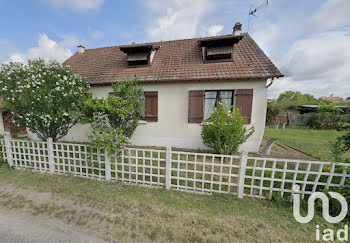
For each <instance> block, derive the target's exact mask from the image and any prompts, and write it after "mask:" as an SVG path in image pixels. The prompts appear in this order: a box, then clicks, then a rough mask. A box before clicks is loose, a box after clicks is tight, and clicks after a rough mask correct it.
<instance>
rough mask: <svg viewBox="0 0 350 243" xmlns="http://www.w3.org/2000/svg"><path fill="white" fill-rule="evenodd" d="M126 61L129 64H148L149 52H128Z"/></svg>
mask: <svg viewBox="0 0 350 243" xmlns="http://www.w3.org/2000/svg"><path fill="white" fill-rule="evenodd" d="M127 61H128V64H129V66H145V65H148V64H149V53H133V54H128V57H127Z"/></svg>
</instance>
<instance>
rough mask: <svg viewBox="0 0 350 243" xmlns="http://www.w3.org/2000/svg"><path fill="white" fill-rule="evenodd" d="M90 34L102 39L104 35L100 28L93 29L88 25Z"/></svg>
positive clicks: (92, 36) (94, 37)
mask: <svg viewBox="0 0 350 243" xmlns="http://www.w3.org/2000/svg"><path fill="white" fill-rule="evenodd" d="M88 33H89V36H90V37H91V38H93V39H101V38H102V37H103V32H102V31H100V30H93V29H91V28H90V27H88Z"/></svg>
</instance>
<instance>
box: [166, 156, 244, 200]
mask: <svg viewBox="0 0 350 243" xmlns="http://www.w3.org/2000/svg"><path fill="white" fill-rule="evenodd" d="M239 158H240V157H239V156H227V155H217V154H201V153H188V152H177V151H173V152H172V153H171V188H173V189H178V190H184V191H193V192H200V193H212V192H216V193H232V194H237V180H238V170H239Z"/></svg>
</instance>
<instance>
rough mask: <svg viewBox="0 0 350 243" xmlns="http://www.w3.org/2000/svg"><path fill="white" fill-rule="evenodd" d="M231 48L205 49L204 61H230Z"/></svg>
mask: <svg viewBox="0 0 350 243" xmlns="http://www.w3.org/2000/svg"><path fill="white" fill-rule="evenodd" d="M232 52H233V46H232V45H229V46H213V47H207V48H206V55H205V60H206V61H230V60H232Z"/></svg>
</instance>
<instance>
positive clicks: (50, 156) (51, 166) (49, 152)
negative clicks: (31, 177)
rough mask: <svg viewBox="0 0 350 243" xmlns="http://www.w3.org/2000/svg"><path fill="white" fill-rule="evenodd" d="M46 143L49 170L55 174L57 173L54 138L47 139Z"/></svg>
mask: <svg viewBox="0 0 350 243" xmlns="http://www.w3.org/2000/svg"><path fill="white" fill-rule="evenodd" d="M46 143H47V155H48V160H49V169H50V173H51V174H53V173H54V172H55V159H54V158H53V141H52V138H47V139H46Z"/></svg>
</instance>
